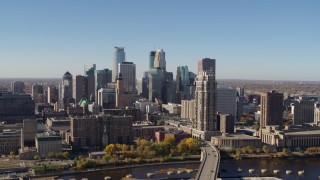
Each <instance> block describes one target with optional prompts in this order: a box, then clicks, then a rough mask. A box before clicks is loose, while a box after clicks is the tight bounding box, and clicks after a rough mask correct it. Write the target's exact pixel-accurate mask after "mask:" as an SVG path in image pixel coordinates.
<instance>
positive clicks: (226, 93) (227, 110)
mask: <svg viewBox="0 0 320 180" xmlns="http://www.w3.org/2000/svg"><path fill="white" fill-rule="evenodd" d="M217 111H218V112H219V113H223V114H229V115H231V116H232V117H233V118H235V116H236V114H237V91H236V90H235V89H232V88H226V87H218V88H217ZM233 120H235V119H233Z"/></svg>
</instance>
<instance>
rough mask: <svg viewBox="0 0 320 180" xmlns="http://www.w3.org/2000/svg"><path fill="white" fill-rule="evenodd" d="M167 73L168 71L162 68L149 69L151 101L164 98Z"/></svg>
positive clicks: (149, 94)
mask: <svg viewBox="0 0 320 180" xmlns="http://www.w3.org/2000/svg"><path fill="white" fill-rule="evenodd" d="M165 73H166V72H165V71H164V70H162V69H160V68H156V69H149V72H148V76H149V77H148V79H149V81H148V87H149V92H148V96H149V101H155V99H160V100H162V98H163V97H162V96H163V88H164V79H165Z"/></svg>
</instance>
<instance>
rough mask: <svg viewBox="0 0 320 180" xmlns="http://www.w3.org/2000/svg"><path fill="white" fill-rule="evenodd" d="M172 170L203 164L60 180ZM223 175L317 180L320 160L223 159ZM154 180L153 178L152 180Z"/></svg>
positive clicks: (182, 176)
mask: <svg viewBox="0 0 320 180" xmlns="http://www.w3.org/2000/svg"><path fill="white" fill-rule="evenodd" d="M239 167H240V168H241V169H242V172H237V169H238V168H239ZM169 168H187V169H193V170H195V169H198V168H199V163H193V164H188V163H186V164H174V165H161V164H159V165H157V166H148V167H137V168H128V169H119V170H107V171H103V172H96V173H93V172H88V173H85V174H75V175H69V176H61V177H59V178H60V179H64V180H67V179H77V180H81V179H82V178H88V179H89V180H91V179H92V180H99V179H101V180H103V179H104V177H105V176H110V177H111V178H112V179H121V178H122V177H125V176H126V175H127V174H129V173H130V174H132V175H133V177H135V178H138V179H146V178H147V173H150V172H151V173H154V172H156V171H159V170H161V169H163V170H167V169H169ZM249 169H255V171H254V172H253V173H251V174H250V173H249ZM261 169H267V170H268V171H267V172H266V173H261ZM275 169H278V170H279V173H278V174H277V175H275V174H273V170H275ZM286 170H291V171H292V173H291V174H289V175H287V174H286ZM300 170H304V174H303V175H302V176H299V175H298V171H300ZM220 172H221V173H220V175H219V177H220V178H222V179H227V178H239V177H253V176H269V177H273V176H275V177H278V178H281V179H284V180H302V179H306V180H313V179H318V176H320V159H319V158H310V157H309V158H293V159H242V160H234V159H230V160H227V161H224V160H222V161H221V164H220ZM194 176H195V172H193V173H182V174H177V173H174V174H172V175H167V174H162V175H155V176H153V177H152V178H151V179H175V178H176V179H190V178H192V177H194ZM149 179H150V178H149Z"/></svg>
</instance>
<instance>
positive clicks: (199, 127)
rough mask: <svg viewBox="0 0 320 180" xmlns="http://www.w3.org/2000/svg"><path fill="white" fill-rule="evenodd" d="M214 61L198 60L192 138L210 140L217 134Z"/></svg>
mask: <svg viewBox="0 0 320 180" xmlns="http://www.w3.org/2000/svg"><path fill="white" fill-rule="evenodd" d="M215 62H216V61H215V59H209V58H205V59H200V60H199V61H198V70H199V72H198V76H197V80H196V92H195V102H194V105H195V115H194V120H193V124H192V126H193V130H192V136H193V137H196V138H201V139H205V140H210V138H211V136H213V135H215V134H219V132H217V131H218V127H217V118H216V114H217V105H216V104H217V98H216V97H217V96H216V94H217V90H216V89H217V82H216V77H215Z"/></svg>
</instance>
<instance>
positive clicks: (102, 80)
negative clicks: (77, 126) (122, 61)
mask: <svg viewBox="0 0 320 180" xmlns="http://www.w3.org/2000/svg"><path fill="white" fill-rule="evenodd" d="M94 74H95V99H97V97H98V96H97V93H98V90H99V89H100V88H107V87H108V83H110V82H111V78H112V72H111V71H110V70H109V69H103V70H96V71H95V73H94ZM96 102H97V101H96Z"/></svg>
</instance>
